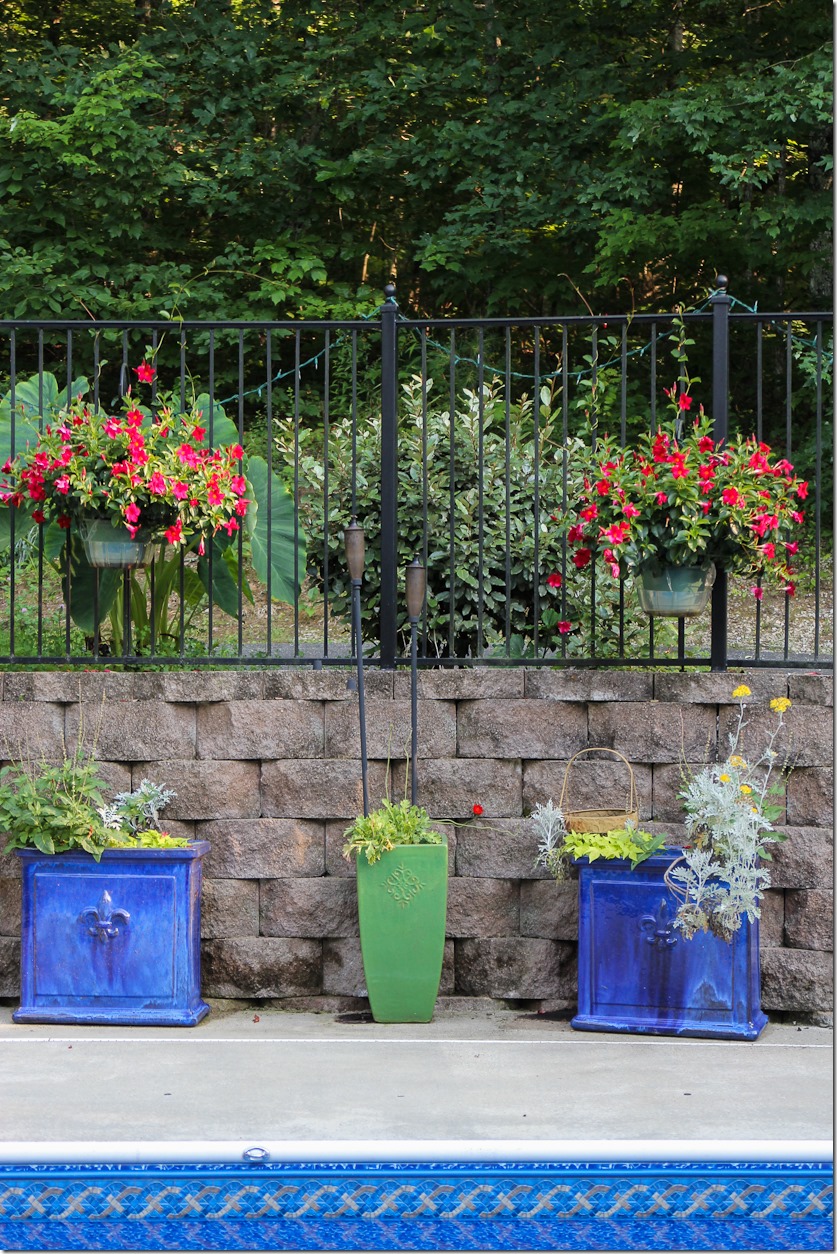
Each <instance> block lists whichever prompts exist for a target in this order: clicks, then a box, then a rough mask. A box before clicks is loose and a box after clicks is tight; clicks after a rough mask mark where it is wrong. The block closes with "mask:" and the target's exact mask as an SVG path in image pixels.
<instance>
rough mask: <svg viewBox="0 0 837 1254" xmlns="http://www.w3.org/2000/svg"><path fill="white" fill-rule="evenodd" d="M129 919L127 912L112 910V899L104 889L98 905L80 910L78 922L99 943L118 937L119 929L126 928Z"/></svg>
mask: <svg viewBox="0 0 837 1254" xmlns="http://www.w3.org/2000/svg"><path fill="white" fill-rule="evenodd" d="M130 918H131V916H130V914H129V913H128V911H127V910H119V909H117V910H114V909H113V899H112V898H111V895H110V893H109V892H108V890H107V889H105V891H104V892H103V893H102V895H101V897H100V898H99V904H98V905H97V906H88V908H87V909H86V910H82V912H81V914H80V915H79V916H78V921H79V923H84V924H85V925H86V927H87V931H88V932H89V934H90V935H91V936H95V937H96V938H97V939H98V940H100V941H106V940H113V938H114V936H118V935H119V933H120V931H121V929H122V928H123V927H127V925H128V923H129V921H130Z"/></svg>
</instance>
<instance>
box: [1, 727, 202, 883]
mask: <svg viewBox="0 0 837 1254" xmlns="http://www.w3.org/2000/svg"><path fill="white" fill-rule="evenodd" d="M106 788H107V784H106V783H105V782H104V780H103V779H102V778H101V777H100V775H99V774H98V764H97V762H96V756H95V751H94V750H89V749H87V748H85V745H84V742H83V736H82V729H81V726H80V727H79V736H78V741H77V743H76V745H75V748H74V750H73V753H72V755H69V756H65V757H64V760H63V761H62V762H61V763H59V764H58V765H55V764H52V763H49V762H47V761H46V760H44V759H41V760H40V761H38V760H34V759H29V758H21V759H19V760H18V761H16V762H13V763H11V764H10V765H8V766H4V767H3V769H2V770H0V831H5V832H7V833H8V835H9V841H8V844H7V845H6V848H5V851H4V852H5V853H9V852H10V851H11V850H12V849H29V848H33V849H37V850H39V852H41V853H46V854H59V853H68V852H70V851H71V850H78V849H81V850H83V851H84V852H85V853H89V854H91V855H92V856H93V857H94V858H95V859H96V861H97V862H98V861H99V860H100V859H101V856H102V853H103V851H104V850H105V849H112V848H126V847H127V848H142V849H174V848H184V847H185V846H186V845H188V843H189V842H188V840H185V839H183V838H181V837H174V836H169V835H168V834H167V833H165V832H161V831H160V830H159V812H160V810H162V809H163V807H164V806H165V805H166V803H167V802H168V801H170V800H171V798H172V797H174V796H175V795H176V794H175V793H174V792H172V791H171V790H170V789H167V788H163V787H161V786H160V785H159V784H154V783H152V782H151V780H148V779H144V780H143V781H142V782H141V784H140V786H139V788H138V789H137V790H136V791H135V792H133V793H117V794H116V796H115V797H114V798H113V800H112V802H110V803H109V804H106V803H105V800H104V790H105V789H106Z"/></svg>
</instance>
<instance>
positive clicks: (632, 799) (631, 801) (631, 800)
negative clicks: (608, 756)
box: [558, 745, 638, 814]
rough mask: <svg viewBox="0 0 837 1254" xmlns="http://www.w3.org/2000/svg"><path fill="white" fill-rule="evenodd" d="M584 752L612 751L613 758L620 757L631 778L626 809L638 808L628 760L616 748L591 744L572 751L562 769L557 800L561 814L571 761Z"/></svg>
mask: <svg viewBox="0 0 837 1254" xmlns="http://www.w3.org/2000/svg"><path fill="white" fill-rule="evenodd" d="M584 753H612V754H613V756H614V757H615V758H620V759H621V760H622V761H623V762H624V763H625V766H627V768H628V775H629V776H630V780H631V782H630V789H629V792H628V805H627V809H628V810H629V811H631V810H638V806H637V798H636V781H635V779H634V770H633V767H632V766H631V764H630V762H629V761H628V759H627V758H626V757H625V755H624V754H623V753H620V752H619V750H618V749H608V748H607V747H606V746H605V745H591V746H590V748H589V749H579V751H578V753H574V754H573V756H572V757H571V758H570V760H569V762H568V763H567V769H566V770H565V771H564V782H563V784H562V785H561V796H560V798H559V800H558V809H559V810H560V811H561V813H562V814H563V812H564V797H565V795H566V792H567V783H568V781H569V778H570V767H571V766H572V764H573V762H575V760H576V758H580V757H581V756H582V754H584Z"/></svg>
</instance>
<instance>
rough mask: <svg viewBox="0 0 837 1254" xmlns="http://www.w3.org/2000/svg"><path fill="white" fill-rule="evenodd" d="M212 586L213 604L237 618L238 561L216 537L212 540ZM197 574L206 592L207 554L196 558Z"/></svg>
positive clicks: (207, 587) (208, 587) (207, 580)
mask: <svg viewBox="0 0 837 1254" xmlns="http://www.w3.org/2000/svg"><path fill="white" fill-rule="evenodd" d="M211 552H212V588H211V596H212V600H213V602H214V603H215V605H217V606H219V607H220V608H221V609H222V610H223V611H224V613H225V614H229V615H230V617H231V618H238V579H237V572H238V562H237V560H236V556H235V554H234V553H233V552H231V550H230V549H229V548H228V547H226V546H224V545H222V544H221V542H220V541H219V539H218V537H217V536H215V537H214V538H213V541H212V549H211ZM198 575H199V577H200V581H201V583H202V584H203V586H204V588H205V589H206V591H207V592H210V583H209V555H208V554H207V555H206V556H205V557H199V558H198Z"/></svg>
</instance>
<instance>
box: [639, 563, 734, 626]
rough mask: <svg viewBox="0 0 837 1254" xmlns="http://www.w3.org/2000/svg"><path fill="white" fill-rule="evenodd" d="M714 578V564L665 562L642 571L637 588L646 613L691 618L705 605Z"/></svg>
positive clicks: (700, 611)
mask: <svg viewBox="0 0 837 1254" xmlns="http://www.w3.org/2000/svg"><path fill="white" fill-rule="evenodd" d="M714 582H715V567H714V566H709V567H708V569H704V568H703V567H702V566H664V567H663V568H662V570H660V571H651V570H643V571H640V573H639V575H638V576H637V579H636V589H637V593H638V595H639V603H640V605H641V606H642V608H643V610H644V611H645V613H646V614H654V615H656V616H657V617H658V618H692V617H694V615H695V614H700V613H702V611H703V610H704V609H705V608H706V603H707V601H708V600H709V594H710V592H711V591H712V585H713V584H714Z"/></svg>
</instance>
